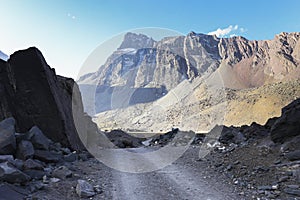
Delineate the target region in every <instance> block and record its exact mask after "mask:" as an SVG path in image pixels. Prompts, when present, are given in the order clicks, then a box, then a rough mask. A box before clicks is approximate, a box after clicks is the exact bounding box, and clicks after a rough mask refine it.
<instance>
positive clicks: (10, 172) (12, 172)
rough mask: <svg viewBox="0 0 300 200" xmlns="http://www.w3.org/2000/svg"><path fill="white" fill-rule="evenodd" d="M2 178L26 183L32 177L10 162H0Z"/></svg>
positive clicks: (10, 181) (0, 176)
mask: <svg viewBox="0 0 300 200" xmlns="http://www.w3.org/2000/svg"><path fill="white" fill-rule="evenodd" d="M0 180H2V181H7V182H9V183H24V182H27V181H29V180H30V177H29V176H28V175H26V174H24V173H23V172H21V171H20V170H19V169H17V168H15V167H14V166H13V165H12V164H10V163H9V162H3V163H0Z"/></svg>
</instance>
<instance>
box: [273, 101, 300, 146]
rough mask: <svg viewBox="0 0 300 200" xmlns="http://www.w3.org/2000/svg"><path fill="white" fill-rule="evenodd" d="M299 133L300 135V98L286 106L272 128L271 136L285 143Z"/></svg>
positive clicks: (275, 140)
mask: <svg viewBox="0 0 300 200" xmlns="http://www.w3.org/2000/svg"><path fill="white" fill-rule="evenodd" d="M298 135H300V99H297V100H295V101H293V102H292V103H290V104H289V105H287V106H286V107H284V108H283V109H282V114H281V116H280V117H279V118H278V119H277V120H276V121H275V122H274V124H273V126H272V128H271V138H272V140H273V141H274V142H278V143H283V142H285V141H287V140H288V139H290V138H292V137H295V136H298Z"/></svg>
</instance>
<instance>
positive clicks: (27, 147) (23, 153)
mask: <svg viewBox="0 0 300 200" xmlns="http://www.w3.org/2000/svg"><path fill="white" fill-rule="evenodd" d="M16 155H17V158H20V159H22V160H26V159H28V158H33V155H34V148H33V145H32V143H31V142H30V141H27V140H22V141H20V142H19V144H18V148H17V154H16Z"/></svg>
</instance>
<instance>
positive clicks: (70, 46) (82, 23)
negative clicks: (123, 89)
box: [0, 0, 300, 78]
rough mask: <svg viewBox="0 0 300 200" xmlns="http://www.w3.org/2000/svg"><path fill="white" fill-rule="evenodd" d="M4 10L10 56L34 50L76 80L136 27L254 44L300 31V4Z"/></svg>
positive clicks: (39, 3)
mask: <svg viewBox="0 0 300 200" xmlns="http://www.w3.org/2000/svg"><path fill="white" fill-rule="evenodd" d="M0 5H1V12H0V26H1V34H0V50H2V51H3V52H5V53H7V54H11V53H13V52H14V51H16V50H18V49H24V48H28V47H30V46H36V47H38V48H39V49H40V50H41V51H42V53H43V54H44V56H45V57H46V60H47V62H48V63H49V65H50V66H51V67H54V68H56V71H57V73H58V74H60V75H64V76H69V77H73V78H76V76H77V73H78V71H79V69H80V67H81V66H82V64H83V63H84V61H85V60H86V58H87V57H88V56H89V54H90V53H91V52H92V51H93V50H94V49H95V48H96V47H97V46H99V45H100V44H101V43H103V42H105V41H107V40H109V39H110V38H111V37H113V36H115V35H118V34H120V33H123V32H126V31H128V30H132V29H136V28H143V27H161V28H167V29H172V30H175V31H178V32H180V33H183V34H187V33H189V32H190V31H195V32H201V33H211V32H213V33H218V34H219V33H223V34H225V33H227V34H226V35H222V34H221V35H219V36H223V37H229V36H230V35H232V34H235V35H242V36H244V37H246V38H248V39H255V40H261V39H272V38H273V37H274V35H275V34H277V33H280V32H283V31H285V32H298V31H300V12H299V8H300V1H299V0H294V1H292V0H286V1H282V0H272V1H262V0H254V1H237V0H235V1H234V0H232V1H229V0H227V1H221V0H220V1H217V0H215V1H200V0H199V1H196V0H195V1H188V0H177V1H176V0H172V1H171V0H170V1H167V0H151V1H150V0H148V1H146V0H126V1H125V0H124V1H121V0H120V1H116V0H111V1H109V0H0ZM217 29H219V31H218V32H214V31H216V30H217Z"/></svg>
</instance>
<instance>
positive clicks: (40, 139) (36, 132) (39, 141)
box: [29, 126, 51, 150]
mask: <svg viewBox="0 0 300 200" xmlns="http://www.w3.org/2000/svg"><path fill="white" fill-rule="evenodd" d="M29 134H30V135H31V136H32V137H31V142H32V144H33V146H34V147H35V148H36V149H42V150H48V149H49V145H50V143H51V141H50V140H49V139H48V138H47V137H46V136H45V135H44V134H43V132H42V131H41V130H40V129H39V128H38V127H37V126H34V127H32V128H31V129H30V130H29Z"/></svg>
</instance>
